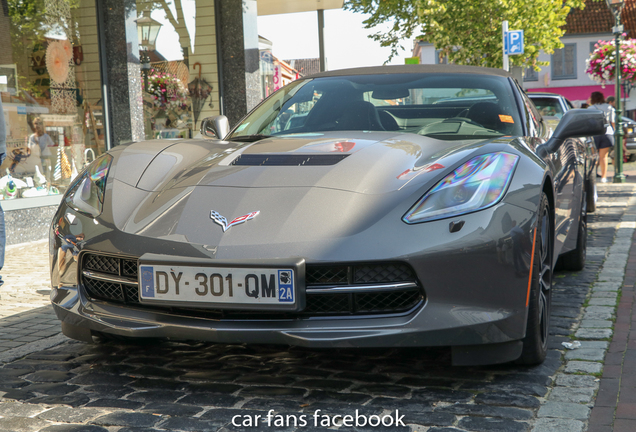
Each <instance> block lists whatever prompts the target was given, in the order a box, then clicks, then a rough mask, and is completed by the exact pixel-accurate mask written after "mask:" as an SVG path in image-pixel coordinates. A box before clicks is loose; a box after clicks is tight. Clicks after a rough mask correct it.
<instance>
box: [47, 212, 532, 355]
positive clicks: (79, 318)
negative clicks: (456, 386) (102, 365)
mask: <svg viewBox="0 0 636 432" xmlns="http://www.w3.org/2000/svg"><path fill="white" fill-rule="evenodd" d="M69 211H71V210H69V209H66V208H63V207H62V208H61V209H60V211H59V212H58V215H57V216H56V220H58V221H59V220H61V218H62V217H64V213H65V212H69ZM74 216H75V217H74V220H78V219H79V218H83V216H81V215H78V214H75V215H74ZM462 220H464V222H465V223H464V226H463V228H462V230H461V231H459V232H452V233H451V232H449V227H448V224H449V221H448V220H441V221H435V222H430V223H425V224H418V225H411V226H407V225H406V224H402V225H403V226H402V225H398V226H397V227H396V228H395V229H394V230H393V231H391V240H392V244H388V243H381V242H379V244H386V247H382V248H376V249H371V248H369V247H368V238H369V235H370V233H368V232H363V233H360V234H356V235H352V236H351V237H350V238H347V239H345V240H346V241H343V242H342V245H343V246H342V247H341V248H339V249H338V251H341V250H342V249H343V248H345V246H346V249H345V250H344V251H343V252H341V254H342V256H338V255H337V253H338V252H335V249H334V248H331V249H324V248H322V249H321V248H315V249H314V251H315V250H323V249H324V250H325V255H324V256H320V255H318V253H317V252H313V256H308V257H305V258H306V260H307V262H314V263H326V262H335V263H340V262H342V260H345V259H346V260H347V261H348V262H368V261H401V262H406V263H408V264H409V265H410V266H411V267H412V268H413V270H414V271H415V273H416V276H417V280H418V281H419V283H420V284H421V287H422V288H423V290H424V292H425V301H423V302H422V303H421V304H418V305H417V307H414V308H412V309H411V310H408V311H405V312H400V313H387V314H368V315H365V314H362V315H356V316H320V317H316V316H313V317H301V316H295V317H290V318H268V319H263V318H259V317H251V318H250V317H246V318H244V319H239V318H232V319H225V318H222V317H221V318H211V317H205V316H196V315H194V314H193V315H189V314H187V312H184V311H180V310H176V311H175V310H172V309H170V308H165V309H163V310H162V309H161V308H144V307H143V306H142V305H129V304H115V303H112V302H108V301H103V300H98V299H95V298H90V297H89V296H88V295H87V291H86V288H85V287H84V286H83V285H82V284H81V282H80V281H81V276H80V273H81V271H80V268H79V265H78V263H79V262H81V260H80V258H81V253H82V252H89V251H92V252H96V253H97V252H99V253H105V254H110V255H120V256H121V255H122V254H124V253H125V254H127V255H129V256H141V255H143V254H144V253H161V252H163V253H164V254H167V253H166V252H168V251H169V252H170V253H169V255H174V256H180V257H183V256H190V257H193V258H195V257H196V258H201V256H202V254H203V253H204V252H205V250H207V249H206V247H204V246H201V245H194V244H191V243H185V242H178V241H167V240H164V239H153V238H147V237H142V236H139V235H133V234H129V233H124V232H121V231H117V230H116V229H113V228H112V227H105V226H104V225H105V224H97V223H93V221H92V220H87V221H84V222H83V226H84V227H85V228H86V227H92V228H93V229H104V232H103V233H99V232H98V233H94V234H93V235H92V236H91V237H92V239H93V240H92V241H87V242H86V243H85V244H84V245H82V250H81V252H80V254H78V255H73V256H72V257H71V252H70V251H63V250H62V248H61V247H60V241H59V239H60V238H63V237H64V236H66V235H67V234H69V233H71V231H72V226H65V227H64V226H61V225H60V224H56V225H54V228H53V229H52V231H51V248H50V249H51V271H52V273H51V276H52V283H53V290H52V294H51V301H52V304H53V307H54V309H55V312H56V314H57V316H58V318H59V319H60V320H61V321H62V322H63V323H64V324H65V326H64V327H65V332H66V330H68V329H71V328H72V329H74V331H73V332H71V331H69V332H67V334H69V335H70V336H71V337H75V338H77V339H82V340H90V339H91V336H92V335H93V334H99V333H106V334H112V335H118V336H123V337H131V338H137V337H139V338H168V339H175V340H201V341H210V342H217V343H254V344H263V343H265V344H285V345H299V346H304V347H313V348H334V347H423V346H454V347H460V346H474V345H483V344H504V343H509V342H512V341H519V340H521V339H522V338H523V337H524V336H525V328H526V317H527V308H526V305H525V302H526V297H527V292H528V291H527V290H528V286H529V283H528V282H529V257H530V254H531V250H532V232H533V227H534V212H532V211H529V210H527V209H523V208H521V207H517V206H514V205H510V204H503V203H502V204H500V205H498V206H495V207H493V208H491V209H487V210H484V211H481V212H477V213H473V214H469V215H465V216H463V217H462ZM512 222H514V223H515V224H516V226H518V227H519V228H521V230H522V231H523V238H524V239H525V240H524V241H521V242H520V243H517V244H515V242H513V240H512V236H511V234H510V230H511V229H512V227H513V226H514V225H513V224H512ZM508 225H510V226H508ZM376 229H378V230H379V232H378V233H377V235H376V237H373V236H372V237H371V238H378V239H386V238H387V231H386V230H385V229H383V227H382V226H378V227H377V228H376ZM101 234H105V235H101ZM371 235H372V233H371ZM360 237H364V239H361V238H360ZM422 239H425V241H422ZM283 246H284V247H289V245H283ZM281 247H282V246H281ZM395 250H400V251H402V252H403V253H402V254H396V253H395V252H394V251H395ZM221 252H223V251H222V250H220V249H216V248H215V249H214V254H215V256H216V255H220V253H221ZM230 252H231V250H230ZM265 253H267V254H269V255H267V256H283V254H284V252H283V250H282V249H280V250H279V249H277V245H272V246H271V247H268V248H267V250H266V251H265ZM211 254H212V253H211ZM78 257H79V258H78ZM224 258H225V259H236V260H238V259H239V258H232V257H224ZM209 259H214V256H210V257H209ZM262 259H266V258H265V256H264V257H262ZM78 260H79V261H78Z"/></svg>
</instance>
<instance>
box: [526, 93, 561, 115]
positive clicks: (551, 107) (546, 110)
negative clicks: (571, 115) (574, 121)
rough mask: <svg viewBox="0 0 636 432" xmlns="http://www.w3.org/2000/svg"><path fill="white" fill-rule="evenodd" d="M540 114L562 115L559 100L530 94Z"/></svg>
mask: <svg viewBox="0 0 636 432" xmlns="http://www.w3.org/2000/svg"><path fill="white" fill-rule="evenodd" d="M530 98H531V99H532V102H534V105H535V106H536V107H537V109H538V110H539V112H540V113H541V115H542V116H552V117H558V118H561V117H563V114H565V113H564V112H563V108H561V104H560V103H559V100H558V99H557V98H554V97H538V96H530Z"/></svg>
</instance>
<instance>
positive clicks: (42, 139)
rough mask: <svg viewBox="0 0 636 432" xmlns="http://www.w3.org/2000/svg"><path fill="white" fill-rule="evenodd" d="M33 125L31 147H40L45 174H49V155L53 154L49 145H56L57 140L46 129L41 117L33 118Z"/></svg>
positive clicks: (30, 139) (30, 137) (30, 138)
mask: <svg viewBox="0 0 636 432" xmlns="http://www.w3.org/2000/svg"><path fill="white" fill-rule="evenodd" d="M33 127H34V128H35V132H34V133H33V134H31V136H29V144H28V146H29V149H33V148H35V147H38V148H39V149H40V160H41V161H42V169H43V172H44V174H45V175H46V174H49V172H48V166H49V163H48V162H49V157H50V156H51V154H52V153H51V150H49V146H55V142H54V141H53V139H51V137H50V136H49V134H47V133H46V130H45V129H44V122H43V121H42V119H41V118H40V117H36V118H35V119H33Z"/></svg>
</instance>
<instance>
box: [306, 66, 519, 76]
mask: <svg viewBox="0 0 636 432" xmlns="http://www.w3.org/2000/svg"><path fill="white" fill-rule="evenodd" d="M405 73H421V74H426V73H441V74H476V75H498V76H502V77H511V75H510V73H508V72H506V71H504V70H503V69H494V68H485V67H478V66H457V65H398V66H373V67H361V68H351V69H339V70H333V71H328V72H320V73H317V74H314V75H309V77H311V78H314V77H334V76H350V75H381V74H405ZM309 77H305V78H309Z"/></svg>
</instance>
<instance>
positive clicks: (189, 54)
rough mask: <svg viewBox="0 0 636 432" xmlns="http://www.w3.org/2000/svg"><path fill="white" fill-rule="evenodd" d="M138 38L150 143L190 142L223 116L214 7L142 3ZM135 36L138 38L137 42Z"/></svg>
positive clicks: (196, 0) (194, 0) (196, 1)
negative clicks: (207, 123) (206, 123)
mask: <svg viewBox="0 0 636 432" xmlns="http://www.w3.org/2000/svg"><path fill="white" fill-rule="evenodd" d="M136 8H137V9H136V14H137V19H136V20H135V22H136V25H137V34H136V35H135V34H134V33H131V34H128V37H129V39H128V40H127V41H126V43H127V44H128V45H132V46H136V47H138V51H137V53H138V55H139V61H140V65H141V68H140V74H141V76H140V80H131V81H130V82H129V85H135V84H136V83H138V82H140V83H141V84H142V88H141V94H142V99H143V119H144V125H143V128H144V133H143V135H144V137H145V139H164V138H191V137H194V136H195V135H197V134H198V130H199V124H200V122H201V120H202V119H203V118H205V117H208V116H211V115H216V114H218V113H219V99H218V90H217V88H218V84H217V81H218V72H217V56H216V36H215V32H216V30H215V26H214V2H212V1H203V0H190V1H177V2H175V3H172V2H154V1H144V0H138V1H137V2H136ZM135 36H137V37H136V38H135Z"/></svg>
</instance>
